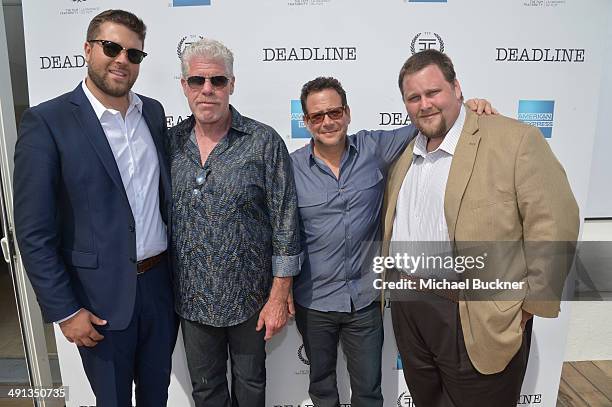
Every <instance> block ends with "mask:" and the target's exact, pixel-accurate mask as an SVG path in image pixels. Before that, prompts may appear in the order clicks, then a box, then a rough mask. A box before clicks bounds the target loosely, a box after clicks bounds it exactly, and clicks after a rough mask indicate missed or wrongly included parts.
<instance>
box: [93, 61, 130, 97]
mask: <svg viewBox="0 0 612 407" xmlns="http://www.w3.org/2000/svg"><path fill="white" fill-rule="evenodd" d="M87 77H88V78H89V79H91V81H92V82H93V83H94V84H95V85H96V86H97V87H98V89H100V90H101V91H102V92H104V93H105V94H107V95H109V96H113V97H123V96H125V95H127V93H128V92H129V91H130V89H132V86H133V85H134V82H136V79H135V78H134V79H131V80H129V81H128V82H127V83H126V84H113V83H112V82H111V80H110V79H108V78H107V73H106V72H105V73H104V74H103V75H100V74H99V72H98V71H96V70H95V69H94V68H93V67H92V66H91V65H89V66H88V67H87Z"/></svg>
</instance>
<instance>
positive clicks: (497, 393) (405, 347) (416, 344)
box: [391, 290, 532, 407]
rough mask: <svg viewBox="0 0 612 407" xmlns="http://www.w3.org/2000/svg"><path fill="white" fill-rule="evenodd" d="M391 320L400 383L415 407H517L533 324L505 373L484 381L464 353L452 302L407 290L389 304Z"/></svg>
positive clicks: (488, 377)
mask: <svg viewBox="0 0 612 407" xmlns="http://www.w3.org/2000/svg"><path fill="white" fill-rule="evenodd" d="M391 316H392V319H393V330H394V332H395V339H396V342H397V348H398V350H399V352H400V356H401V358H402V364H403V370H404V378H405V380H406V384H407V385H408V389H409V390H410V395H411V397H412V400H413V401H414V405H415V406H417V407H473V406H495V407H516V403H517V400H518V397H519V395H520V391H521V385H522V383H523V378H524V377H525V370H526V369H527V358H528V356H529V344H530V342H531V325H532V322H531V320H530V321H529V322H528V323H527V326H526V329H525V333H524V336H523V343H522V345H521V347H520V349H519V350H518V352H517V353H516V355H514V357H513V359H512V360H511V361H510V363H509V364H508V366H506V368H505V369H504V370H503V371H501V372H499V373H496V374H490V375H485V374H482V373H480V372H478V371H477V370H476V369H475V368H474V366H473V365H472V363H471V361H470V358H469V356H468V353H467V350H466V348H465V342H464V340H463V331H462V328H461V320H460V317H459V307H458V304H457V303H456V302H453V301H450V300H448V299H446V298H442V297H439V296H437V295H434V294H432V293H430V292H421V291H414V290H411V292H410V293H408V294H405V295H403V296H402V298H401V300H398V299H395V300H394V299H393V297H392V300H391Z"/></svg>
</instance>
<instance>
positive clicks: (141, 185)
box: [82, 81, 168, 261]
mask: <svg viewBox="0 0 612 407" xmlns="http://www.w3.org/2000/svg"><path fill="white" fill-rule="evenodd" d="M82 86H83V91H84V92H85V95H86V96H87V99H89V102H90V103H91V106H92V107H93V109H94V111H95V113H96V116H97V117H98V120H100V124H101V125H102V129H103V130H104V134H105V135H106V139H107V140H108V144H109V145H110V148H111V150H112V152H113V156H114V157H115V162H116V163H117V168H118V169H119V173H120V174H121V181H122V182H123V187H124V188H125V192H126V194H127V198H128V201H129V203H130V207H131V209H132V214H133V216H134V221H135V227H136V257H137V260H139V261H140V260H143V259H146V258H149V257H153V256H155V255H157V254H159V253H161V252H163V251H164V250H166V248H167V246H168V240H167V235H166V225H165V224H164V222H163V220H162V217H161V213H160V210H159V184H160V174H159V160H158V157H157V149H156V147H155V143H154V142H153V138H152V137H151V132H150V131H149V127H148V126H147V123H146V122H145V120H144V117H143V116H142V100H140V98H139V97H138V95H136V94H135V93H134V92H132V91H130V93H129V99H130V105H129V107H128V109H127V113H126V115H125V118H123V117H122V116H121V112H119V111H118V110H114V109H107V108H106V107H104V105H102V103H100V101H99V100H98V99H96V97H95V96H94V95H93V94H92V93H91V91H90V90H89V89H88V88H87V86H86V85H85V81H83V82H82ZM101 199H104V198H103V197H102V198H101ZM127 227H128V225H126V228H127Z"/></svg>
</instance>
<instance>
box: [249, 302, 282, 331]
mask: <svg viewBox="0 0 612 407" xmlns="http://www.w3.org/2000/svg"><path fill="white" fill-rule="evenodd" d="M285 324H287V301H282V300H279V299H274V298H269V299H268V302H266V305H264V307H263V308H262V310H261V312H260V313H259V319H258V320H257V328H255V329H256V330H257V331H258V332H259V331H261V330H262V329H263V327H264V325H265V327H266V335H265V336H264V340H266V341H267V340H270V339H271V338H272V337H273V336H274V335H275V334H277V333H278V332H279V331H280V330H281V329H283V327H284V326H285Z"/></svg>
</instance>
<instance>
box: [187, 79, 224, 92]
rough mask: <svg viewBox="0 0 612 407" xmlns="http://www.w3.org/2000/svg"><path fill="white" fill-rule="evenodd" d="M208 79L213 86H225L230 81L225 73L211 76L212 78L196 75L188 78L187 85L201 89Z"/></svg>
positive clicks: (194, 88)
mask: <svg viewBox="0 0 612 407" xmlns="http://www.w3.org/2000/svg"><path fill="white" fill-rule="evenodd" d="M206 79H208V80H209V81H210V84H211V85H212V86H213V88H224V87H226V86H227V84H228V83H229V78H228V77H227V76H223V75H217V76H211V77H210V78H207V77H205V76H199V75H194V76H190V77H189V78H187V85H189V87H190V88H191V89H193V90H200V89H202V87H203V86H204V83H205V82H206Z"/></svg>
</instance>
